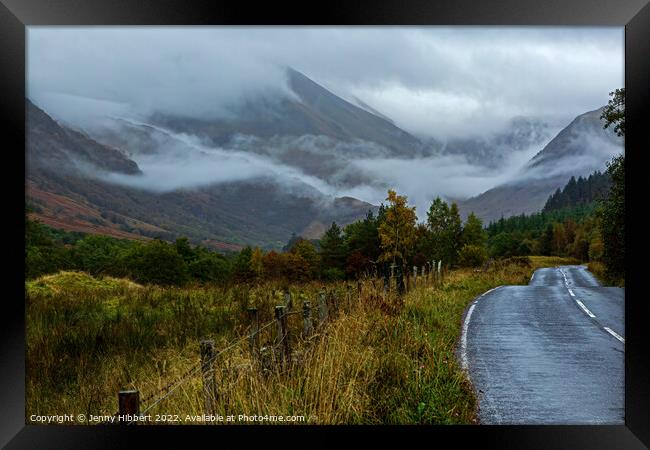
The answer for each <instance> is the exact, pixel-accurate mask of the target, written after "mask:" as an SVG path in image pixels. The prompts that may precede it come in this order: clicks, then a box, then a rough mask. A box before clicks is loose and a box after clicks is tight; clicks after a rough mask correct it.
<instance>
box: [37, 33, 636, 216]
mask: <svg viewBox="0 0 650 450" xmlns="http://www.w3.org/2000/svg"><path fill="white" fill-rule="evenodd" d="M623 37H624V35H623V28H621V27H600V28H588V27H576V28H563V27H29V28H28V32H27V80H26V81H27V95H28V97H29V98H30V99H31V100H33V101H34V102H35V103H36V104H37V105H38V106H39V107H41V108H43V109H44V110H45V111H46V112H47V113H48V114H50V115H51V116H52V117H53V118H55V119H56V120H57V121H60V122H62V123H63V124H65V125H68V126H69V127H71V128H74V129H77V130H80V131H82V132H84V133H87V134H88V135H90V136H91V137H93V138H94V139H96V140H97V141H99V142H102V143H105V144H108V145H111V146H116V147H119V148H120V149H122V150H123V151H125V152H126V154H127V155H128V156H129V158H131V159H133V160H134V161H135V162H136V163H137V164H138V166H139V167H140V169H141V170H142V174H140V175H125V174H119V173H100V172H96V173H95V174H94V176H96V177H98V178H101V179H103V180H105V181H108V182H110V183H115V184H119V185H124V186H129V187H132V188H136V189H143V190H147V191H151V192H156V193H160V194H164V193H166V192H172V191H176V190H198V189H202V188H204V187H207V186H214V185H219V184H223V183H239V182H255V181H258V180H262V181H264V182H273V183H275V184H276V185H277V186H279V187H280V188H281V189H282V190H283V191H284V192H287V193H289V194H291V195H294V196H307V197H310V198H312V199H315V200H318V201H323V202H327V201H331V200H333V199H334V198H337V197H344V196H348V197H353V198H357V199H359V200H363V201H366V202H368V203H371V204H373V205H378V204H380V203H381V202H383V201H385V198H386V193H387V190H388V189H395V190H396V191H397V192H398V193H399V194H402V195H407V196H408V198H409V203H410V204H412V205H415V206H416V208H417V213H418V216H419V217H420V219H423V218H424V217H425V213H426V210H427V209H428V207H429V205H430V203H431V201H432V200H433V199H434V198H435V197H437V196H440V197H442V198H443V199H445V200H448V201H451V200H463V199H466V198H469V197H472V196H475V195H478V194H480V193H482V192H484V191H486V190H488V189H490V188H492V187H495V186H498V185H501V184H504V183H510V182H522V181H523V180H527V179H534V178H538V177H542V178H543V177H549V176H553V175H556V174H563V173H565V171H566V172H567V173H569V172H571V171H572V170H576V168H580V170H587V169H589V170H590V171H591V170H597V169H600V170H603V169H604V167H601V166H602V161H603V160H605V159H607V156H611V155H613V154H615V153H617V152H618V151H619V150H620V145H619V144H618V143H616V142H613V141H612V142H609V141H607V140H602V139H595V138H593V136H590V135H589V134H588V133H586V134H584V135H581V136H578V137H576V138H575V139H576V142H575V145H576V146H577V145H578V143H580V145H583V146H584V145H587V146H589V148H593V149H594V151H593V152H589V153H588V154H582V153H574V154H572V155H571V156H570V157H567V158H565V159H564V160H562V164H560V165H557V166H553V167H542V168H532V169H531V168H530V167H528V166H527V163H528V161H529V160H530V158H531V157H533V156H534V155H535V154H536V153H538V152H539V151H540V150H542V149H543V148H544V146H545V145H546V144H547V143H548V142H549V141H550V140H551V139H552V138H553V137H554V136H555V135H556V134H557V132H558V131H559V130H561V129H562V128H563V127H565V126H567V125H568V124H569V123H570V122H571V121H572V120H573V119H574V118H575V117H576V116H578V115H579V114H582V113H584V112H585V111H591V110H594V109H597V108H599V107H601V106H603V105H605V104H606V103H607V100H608V93H609V92H610V91H612V90H614V89H615V88H619V87H622V86H623V44H624V41H623ZM288 67H293V68H295V69H297V70H299V71H301V72H302V73H304V74H305V75H306V76H307V77H309V78H310V79H312V80H313V81H314V82H316V83H318V84H320V85H321V86H323V87H324V88H326V89H328V90H330V91H331V92H332V93H334V94H335V95H338V96H340V97H341V98H343V99H346V100H348V101H349V102H350V103H352V104H355V105H358V106H359V107H361V108H363V109H365V110H367V111H370V112H371V113H373V114H375V115H378V116H380V117H386V118H387V119H388V120H389V121H390V122H392V123H394V124H395V125H396V126H398V127H400V128H401V129H403V130H405V131H407V132H409V133H411V134H413V135H414V136H416V137H418V138H420V139H421V141H422V142H423V143H424V145H423V149H419V150H418V152H417V156H415V157H408V158H407V157H395V155H394V152H393V151H391V150H390V149H388V148H385V147H383V146H382V145H379V144H377V143H374V142H369V141H366V140H363V139H356V138H355V139H349V140H346V141H344V140H338V139H335V138H332V137H328V136H323V135H316V134H305V135H301V136H285V135H273V136H271V137H266V138H260V137H258V136H253V135H248V134H245V133H240V134H235V135H234V136H231V137H230V138H229V140H228V142H225V143H223V142H220V143H219V145H216V144H215V143H214V142H212V141H210V140H209V139H207V138H206V136H198V135H194V134H192V133H191V132H189V131H188V132H178V129H176V131H172V130H170V129H167V128H165V127H163V126H160V123H158V122H155V120H154V117H155V116H156V115H157V114H163V115H167V116H172V117H175V118H181V119H184V118H189V119H198V120H201V121H204V122H207V123H219V121H226V122H227V121H229V120H231V119H235V118H237V117H239V116H240V115H241V114H242V111H245V108H244V107H245V105H246V104H247V102H253V101H259V100H260V99H263V103H264V104H269V105H273V104H274V102H283V101H284V100H287V99H290V100H296V101H300V99H299V98H298V97H297V94H295V93H294V92H293V91H292V90H291V88H290V87H289V83H288V79H287V72H286V69H287V68H288ZM268 113H269V114H273V109H272V108H269V109H268ZM264 114H266V112H264ZM522 118H523V119H524V120H525V121H530V122H529V123H533V124H541V125H543V126H541V125H540V128H539V130H541V131H540V133H541V134H540V135H539V136H538V135H534V136H532V137H530V138H529V139H528V140H526V139H523V140H522V141H521V142H520V143H519V145H520V146H521V147H518V148H513V147H511V146H510V145H509V144H503V142H502V141H500V140H499V139H500V137H503V136H508V133H516V132H517V129H515V128H513V123H515V121H516V120H519V119H522ZM179 123H182V120H180V121H179ZM536 130H537V128H534V130H533V131H534V133H536V132H537V131H536ZM136 132H137V133H140V134H141V135H143V136H144V137H142V136H141V137H137V136H136V134H137V133H136ZM134 133H136V134H134ZM534 133H533V134H534ZM472 140H474V141H472ZM458 141H460V142H461V143H463V142H464V143H466V145H468V146H469V147H470V148H472V145H474V144H476V147H477V149H476V152H477V153H476V155H480V156H479V157H473V158H472V157H471V156H472V155H471V154H469V153H465V154H462V152H460V153H458V154H454V153H447V152H446V150H448V147H447V146H448V144H449V145H451V143H453V142H458ZM578 141H580V142H578ZM506 142H509V141H507V140H506ZM467 143H468V144H467ZM477 143H478V144H477ZM585 143H586V144H585ZM387 145H388V144H387ZM571 145H573V144H571ZM481 146H483V147H484V148H486V149H487V150H489V151H490V152H492V153H491V154H489V155H486V156H485V160H484V161H482V160H481V159H482V158H483V156H482V154H480V153H479V152H478V147H481ZM461 150H462V145H461ZM476 155H474V156H476ZM489 158H491V159H490V161H488V159H489Z"/></svg>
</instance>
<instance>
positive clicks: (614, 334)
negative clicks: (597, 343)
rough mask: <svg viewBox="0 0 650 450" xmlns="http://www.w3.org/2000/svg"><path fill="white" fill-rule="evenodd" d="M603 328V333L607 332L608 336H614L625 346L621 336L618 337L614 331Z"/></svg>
mask: <svg viewBox="0 0 650 450" xmlns="http://www.w3.org/2000/svg"><path fill="white" fill-rule="evenodd" d="M603 328H604V329H605V331H607V332H608V333H609V334H611V335H612V336H614V337H615V338H616V339H618V340H619V341H621V342H622V343H623V344H625V339H623V338H622V337H621V336H620V335H619V334H618V333H617V332H616V331H614V330H612V329H611V328H609V327H603Z"/></svg>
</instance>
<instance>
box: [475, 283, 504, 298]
mask: <svg viewBox="0 0 650 450" xmlns="http://www.w3.org/2000/svg"><path fill="white" fill-rule="evenodd" d="M500 287H501V286H497V287H494V288H492V289H490V290H489V291H485V292H483V293H482V294H481V295H479V296H478V298H481V297H483V296H484V295H487V294H489V293H490V292H492V291H493V290H495V289H499V288H500Z"/></svg>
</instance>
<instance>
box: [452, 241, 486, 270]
mask: <svg viewBox="0 0 650 450" xmlns="http://www.w3.org/2000/svg"><path fill="white" fill-rule="evenodd" d="M487 258H488V254H487V250H486V249H485V247H482V246H480V245H464V246H463V248H462V249H461V250H460V254H459V258H458V262H459V264H460V265H461V266H464V267H477V266H480V265H482V264H483V263H485V261H487Z"/></svg>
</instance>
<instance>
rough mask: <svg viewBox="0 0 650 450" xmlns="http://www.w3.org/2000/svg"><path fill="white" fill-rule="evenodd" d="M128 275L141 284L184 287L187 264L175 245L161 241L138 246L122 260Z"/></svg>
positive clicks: (186, 276) (186, 277)
mask: <svg viewBox="0 0 650 450" xmlns="http://www.w3.org/2000/svg"><path fill="white" fill-rule="evenodd" d="M121 262H122V264H121V266H122V267H123V269H124V270H125V271H126V274H127V275H129V276H131V277H132V278H133V279H134V280H135V281H137V282H140V283H154V284H162V285H182V284H184V283H185V282H187V279H188V269H187V264H186V263H185V261H184V260H183V258H182V257H181V255H179V254H178V252H177V251H176V248H175V247H174V246H173V245H170V244H167V243H166V242H163V241H160V240H154V241H151V242H148V243H146V244H138V245H136V246H134V247H133V248H131V249H130V250H129V251H127V252H126V253H125V254H124V255H123V257H122V258H121Z"/></svg>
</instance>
